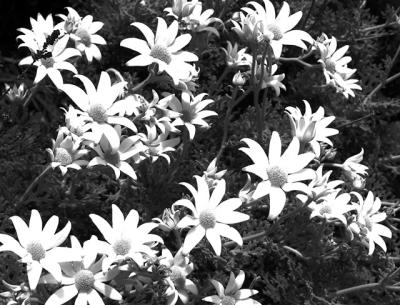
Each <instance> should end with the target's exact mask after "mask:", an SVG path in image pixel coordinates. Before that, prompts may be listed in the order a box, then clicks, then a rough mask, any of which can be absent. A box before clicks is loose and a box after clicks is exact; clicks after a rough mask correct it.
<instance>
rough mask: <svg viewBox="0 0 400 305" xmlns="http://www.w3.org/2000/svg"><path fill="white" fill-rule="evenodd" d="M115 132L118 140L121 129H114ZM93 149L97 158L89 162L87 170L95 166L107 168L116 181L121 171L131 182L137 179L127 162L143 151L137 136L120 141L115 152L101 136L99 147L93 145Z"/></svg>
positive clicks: (117, 127)
mask: <svg viewBox="0 0 400 305" xmlns="http://www.w3.org/2000/svg"><path fill="white" fill-rule="evenodd" d="M115 131H116V134H117V135H118V138H120V137H121V129H120V128H119V126H116V127H115ZM93 149H94V150H95V151H96V153H97V155H98V156H97V157H94V158H93V159H92V160H90V162H89V163H88V165H87V167H88V168H89V167H92V166H95V165H104V166H109V167H111V168H112V170H113V171H114V174H115V178H116V179H119V176H120V175H121V171H122V172H123V173H124V174H125V175H128V176H129V177H131V178H132V179H133V180H136V179H137V176H136V173H135V171H134V169H133V168H132V166H131V165H130V164H129V163H128V162H127V160H128V159H130V158H132V157H135V156H136V155H138V154H139V152H141V151H142V150H143V146H142V145H141V143H140V141H139V137H138V136H131V137H128V138H126V139H124V140H122V142H121V143H120V144H119V145H118V148H117V150H114V149H113V147H111V144H110V142H109V141H108V139H107V138H106V137H105V136H104V135H103V136H102V137H101V139H100V143H99V145H95V146H94V147H93Z"/></svg>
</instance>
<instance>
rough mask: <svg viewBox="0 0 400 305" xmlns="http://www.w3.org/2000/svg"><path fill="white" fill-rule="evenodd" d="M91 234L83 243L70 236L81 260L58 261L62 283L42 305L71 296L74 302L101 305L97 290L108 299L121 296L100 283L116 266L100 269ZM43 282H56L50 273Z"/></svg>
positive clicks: (56, 304)
mask: <svg viewBox="0 0 400 305" xmlns="http://www.w3.org/2000/svg"><path fill="white" fill-rule="evenodd" d="M96 241H97V238H95V237H94V238H93V237H92V239H90V240H88V241H86V242H84V244H83V247H82V246H81V245H80V243H79V241H78V240H77V239H76V238H75V237H72V236H71V245H72V248H73V249H75V251H76V252H78V253H81V254H82V262H79V263H73V264H72V263H64V264H62V270H63V272H64V274H65V275H63V277H62V280H61V285H62V287H61V288H59V289H58V290H57V291H56V292H54V293H53V294H52V295H51V296H50V297H49V298H48V299H47V301H46V303H45V305H61V304H64V303H66V302H68V301H69V300H71V299H72V298H73V297H74V296H77V297H76V299H75V304H80V305H81V304H82V305H85V304H87V303H89V304H90V305H104V302H103V300H102V298H101V296H100V295H99V293H98V292H100V293H102V294H104V295H105V296H107V297H109V298H110V299H112V300H116V301H120V300H122V296H121V294H120V293H119V292H118V291H117V290H115V289H114V288H113V287H111V286H109V285H107V284H104V282H108V281H110V280H112V279H113V278H114V277H115V276H116V275H117V272H118V270H117V269H114V270H110V271H107V272H102V270H101V260H100V261H97V262H96V261H95V260H96V256H97V252H96V251H95V242H96ZM41 281H42V282H44V283H46V284H56V282H54V279H53V278H52V277H50V276H45V277H44V278H42V280H41Z"/></svg>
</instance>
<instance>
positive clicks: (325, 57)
mask: <svg viewBox="0 0 400 305" xmlns="http://www.w3.org/2000/svg"><path fill="white" fill-rule="evenodd" d="M317 46H318V50H319V52H320V56H321V58H320V59H319V60H318V62H319V63H321V65H322V68H323V71H324V76H325V79H326V83H329V82H330V80H331V79H332V77H333V75H334V74H335V73H344V74H348V73H352V74H353V73H354V72H355V71H356V70H355V69H350V68H348V67H347V64H348V63H349V62H350V61H351V57H350V56H344V54H345V53H346V52H347V50H348V49H349V46H348V45H346V46H343V47H341V48H340V49H338V50H337V40H336V38H335V37H332V38H331V39H325V40H324V41H323V42H322V43H317ZM343 56H344V57H343Z"/></svg>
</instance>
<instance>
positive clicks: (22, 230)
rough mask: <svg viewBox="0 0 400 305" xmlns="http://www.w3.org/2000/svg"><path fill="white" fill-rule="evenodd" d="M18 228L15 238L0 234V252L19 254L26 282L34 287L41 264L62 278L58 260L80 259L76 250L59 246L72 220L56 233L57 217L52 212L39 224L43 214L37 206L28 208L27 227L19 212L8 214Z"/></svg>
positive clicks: (38, 276) (56, 277)
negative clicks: (26, 277) (16, 214)
mask: <svg viewBox="0 0 400 305" xmlns="http://www.w3.org/2000/svg"><path fill="white" fill-rule="evenodd" d="M10 219H11V221H12V222H13V224H14V228H15V230H16V231H17V235H18V241H16V240H15V239H14V238H12V237H11V236H9V235H6V234H0V242H1V243H2V246H0V252H2V251H11V252H14V253H15V254H17V255H18V256H19V257H21V260H20V261H21V262H23V263H25V264H27V274H28V281H29V286H30V288H31V289H32V290H34V289H36V286H37V284H38V282H39V278H40V275H41V274H42V270H43V268H44V269H45V270H47V271H48V272H49V273H51V274H52V275H53V276H54V278H55V279H56V280H57V281H61V278H62V274H61V268H60V265H59V263H60V262H70V261H80V259H81V258H80V255H79V253H77V252H76V251H74V250H72V249H69V248H64V247H58V246H59V245H61V244H62V243H63V242H64V241H65V239H67V237H68V234H69V232H70V230H71V223H70V222H69V221H68V223H67V224H66V226H65V227H64V228H63V229H62V230H61V231H59V232H58V233H55V232H56V230H57V226H58V217H57V216H52V217H51V218H50V219H49V220H48V221H47V223H46V225H45V226H44V228H42V218H41V217H40V214H39V212H38V211H37V210H32V211H31V217H30V220H29V227H28V226H27V224H26V223H25V222H24V221H23V220H22V219H21V218H20V217H18V216H13V217H11V218H10Z"/></svg>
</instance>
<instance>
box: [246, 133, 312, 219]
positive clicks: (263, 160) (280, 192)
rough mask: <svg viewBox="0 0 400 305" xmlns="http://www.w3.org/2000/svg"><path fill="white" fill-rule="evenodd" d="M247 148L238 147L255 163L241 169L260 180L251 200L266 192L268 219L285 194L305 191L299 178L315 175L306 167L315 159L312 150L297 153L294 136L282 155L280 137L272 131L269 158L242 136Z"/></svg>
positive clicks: (307, 178)
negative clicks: (268, 203) (268, 204)
mask: <svg viewBox="0 0 400 305" xmlns="http://www.w3.org/2000/svg"><path fill="white" fill-rule="evenodd" d="M242 141H243V142H244V143H246V144H247V146H248V147H242V148H240V150H241V151H243V152H244V153H245V154H247V155H248V156H249V157H250V159H251V160H252V161H253V162H254V164H252V165H248V166H246V167H244V168H243V170H244V171H246V172H250V173H253V174H255V175H256V176H258V177H260V178H261V179H262V180H263V181H261V182H260V183H259V184H258V185H257V188H256V190H255V191H254V194H253V199H258V198H261V197H263V196H265V195H269V202H270V208H269V209H270V211H269V215H268V218H269V219H274V218H276V217H277V216H278V215H279V214H280V213H281V211H282V210H283V207H284V206H285V202H286V193H287V192H291V191H295V190H296V191H300V192H303V193H308V192H309V190H308V187H307V186H306V185H305V184H304V183H301V182H299V181H303V180H311V179H313V178H314V177H315V172H314V170H312V169H309V168H305V167H306V166H307V165H308V164H309V163H310V162H311V160H312V159H313V158H314V156H315V155H314V154H313V153H311V152H307V153H303V154H300V155H299V150H300V142H299V140H298V139H297V138H293V139H292V141H291V142H290V144H289V146H288V148H287V149H286V151H285V152H284V153H283V154H282V155H281V139H280V137H279V134H278V133H277V132H276V131H274V132H273V133H272V136H271V140H270V143H269V153H268V157H267V155H266V153H265V152H264V149H263V148H262V147H261V146H260V144H258V143H257V142H256V141H254V140H252V139H247V138H246V139H242Z"/></svg>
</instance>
